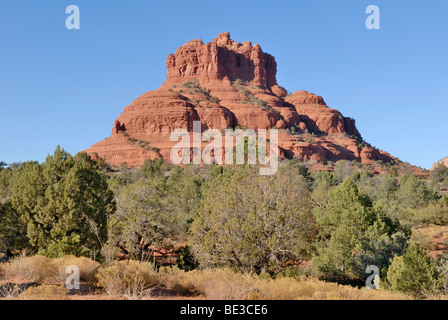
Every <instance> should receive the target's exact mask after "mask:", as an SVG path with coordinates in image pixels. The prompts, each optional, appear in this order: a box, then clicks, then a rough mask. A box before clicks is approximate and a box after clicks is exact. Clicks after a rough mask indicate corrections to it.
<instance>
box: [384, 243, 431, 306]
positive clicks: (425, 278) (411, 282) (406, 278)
mask: <svg viewBox="0 0 448 320" xmlns="http://www.w3.org/2000/svg"><path fill="white" fill-rule="evenodd" d="M387 281H388V283H389V285H390V288H391V289H392V290H396V291H400V292H403V293H405V294H411V295H413V296H414V297H416V298H423V297H424V296H425V295H427V294H431V293H433V289H434V286H435V283H436V281H437V273H436V269H435V266H434V262H433V260H432V258H431V257H430V256H429V254H428V252H427V251H425V250H423V249H422V248H421V247H420V246H419V245H418V244H417V243H413V244H411V245H410V246H409V248H408V249H407V251H406V253H405V254H404V255H402V256H395V258H394V259H393V261H392V264H391V265H390V266H389V269H388V271H387Z"/></svg>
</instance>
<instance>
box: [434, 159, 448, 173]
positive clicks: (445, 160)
mask: <svg viewBox="0 0 448 320" xmlns="http://www.w3.org/2000/svg"><path fill="white" fill-rule="evenodd" d="M441 164H443V165H444V166H445V167H447V168H448V157H446V158H443V159H441V160H439V161H437V162H434V164H433V165H432V168H431V170H434V169H435V168H437V167H438V166H439V165H441Z"/></svg>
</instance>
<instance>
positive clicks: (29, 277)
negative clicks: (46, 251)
mask: <svg viewBox="0 0 448 320" xmlns="http://www.w3.org/2000/svg"><path fill="white" fill-rule="evenodd" d="M55 273H56V267H55V266H54V264H53V262H52V260H51V259H49V258H47V257H43V256H33V257H26V256H19V257H16V258H14V259H12V260H11V261H9V262H8V263H7V264H5V266H4V278H5V279H6V280H8V279H17V278H19V279H23V280H26V281H29V282H33V283H41V282H43V281H45V280H48V279H50V278H52V277H53V276H54V275H55Z"/></svg>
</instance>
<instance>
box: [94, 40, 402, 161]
mask: <svg viewBox="0 0 448 320" xmlns="http://www.w3.org/2000/svg"><path fill="white" fill-rule="evenodd" d="M166 65H167V71H168V72H167V79H166V81H165V83H164V84H163V85H162V86H161V87H160V88H159V89H157V90H154V91H149V92H146V93H144V94H143V95H141V96H140V97H138V98H137V99H135V100H134V101H133V102H132V103H131V104H130V105H129V106H127V107H125V108H124V111H123V112H122V114H121V115H120V116H119V117H118V118H117V119H116V120H115V123H114V125H113V127H112V135H111V136H110V137H109V138H107V139H105V140H103V141H100V142H98V143H97V144H95V145H93V146H92V147H90V148H89V149H87V150H85V152H87V153H89V154H91V155H93V156H94V157H97V156H98V157H101V158H104V159H105V160H106V162H108V163H109V164H111V165H112V166H119V165H121V164H122V163H123V162H126V163H127V165H129V166H136V167H139V166H141V165H142V164H143V163H144V162H145V160H147V159H155V158H164V159H165V160H169V159H170V152H171V148H172V147H173V146H174V145H175V144H176V143H177V142H175V141H174V142H173V141H170V134H171V132H172V131H173V130H175V129H180V128H183V129H187V130H188V131H192V128H193V121H201V123H202V128H203V130H205V129H208V128H214V129H227V128H235V127H241V128H243V129H244V128H251V129H270V128H278V129H279V148H280V150H279V151H280V156H281V157H282V158H294V157H297V158H299V159H300V160H314V161H315V162H316V163H323V164H326V163H327V162H328V161H333V162H334V161H338V160H356V161H360V162H362V163H372V162H374V161H377V160H382V161H383V162H389V161H392V160H397V159H396V158H393V157H391V156H390V155H389V154H388V153H386V152H383V151H380V150H377V149H375V148H372V147H371V146H370V145H369V144H366V143H364V142H363V141H362V139H361V136H360V134H359V132H358V130H357V128H356V125H355V120H353V119H351V118H348V117H344V116H343V115H342V114H341V113H340V112H339V111H337V110H335V109H331V108H329V107H328V106H327V105H326V103H325V101H324V99H323V98H322V97H320V96H317V95H314V94H312V93H309V92H307V91H297V92H294V93H292V94H288V92H287V91H286V90H285V89H284V88H283V87H281V86H279V85H278V84H277V79H276V73H277V63H276V61H275V58H274V57H273V56H272V55H270V54H268V53H265V52H263V51H262V50H261V47H260V45H258V44H255V45H252V43H251V42H249V41H246V42H243V43H239V42H235V41H233V40H231V39H230V34H229V33H221V34H219V35H218V37H217V38H216V39H213V41H212V42H210V43H207V44H204V43H203V42H202V40H191V41H189V42H187V43H186V44H184V45H183V46H181V47H180V48H178V49H177V50H176V53H175V54H170V55H169V56H168V59H167V62H166Z"/></svg>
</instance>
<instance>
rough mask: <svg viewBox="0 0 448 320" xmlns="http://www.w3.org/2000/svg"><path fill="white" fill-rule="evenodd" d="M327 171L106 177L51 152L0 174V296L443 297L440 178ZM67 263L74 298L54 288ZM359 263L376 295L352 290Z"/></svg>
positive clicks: (445, 218)
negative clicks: (376, 278)
mask: <svg viewBox="0 0 448 320" xmlns="http://www.w3.org/2000/svg"><path fill="white" fill-rule="evenodd" d="M331 166H332V170H331V171H327V170H323V171H314V172H313V171H311V170H309V164H308V163H306V162H300V161H297V160H284V161H282V162H281V163H280V165H279V171H278V173H277V174H276V175H274V176H260V175H258V171H257V168H254V166H249V165H232V166H215V165H203V166H193V165H191V166H183V167H179V166H175V165H172V164H170V163H168V162H164V161H163V160H148V161H146V162H145V164H144V165H143V166H142V167H141V168H139V169H136V168H130V167H128V166H127V165H126V164H123V165H122V166H120V167H119V168H111V167H109V166H108V165H107V164H106V163H105V162H104V161H103V160H102V159H97V160H93V159H91V158H90V157H89V156H88V155H87V154H84V153H80V154H78V155H76V156H72V155H70V154H69V153H68V152H66V151H65V150H64V149H62V148H60V147H58V148H57V149H56V150H55V152H54V154H53V155H49V156H48V157H47V159H46V161H45V162H43V163H41V164H39V163H37V162H26V163H17V164H10V165H9V166H7V165H6V164H4V163H2V165H1V166H0V243H1V246H2V248H3V249H4V251H5V252H6V251H8V252H12V254H13V257H11V259H9V258H8V259H4V260H2V261H4V262H3V263H0V298H14V299H38V298H42V299H46V298H48V299H69V298H70V299H72V298H73V297H76V296H79V295H84V296H85V297H88V298H92V299H93V298H95V299H97V298H104V299H147V298H159V297H174V298H175V297H188V298H191V299H433V298H437V299H440V298H444V297H446V294H447V292H448V291H447V287H448V271H447V270H448V268H447V263H446V262H447V259H448V252H446V248H447V246H446V243H445V242H446V236H445V233H448V229H447V227H448V198H447V196H446V195H445V190H446V186H445V185H446V181H447V179H448V178H447V177H448V169H447V168H446V167H444V166H443V165H441V166H440V167H438V168H436V170H433V171H431V173H430V174H429V175H426V176H417V175H415V174H413V173H412V172H410V171H409V170H408V168H407V167H406V166H400V165H399V164H383V163H377V164H376V166H377V168H375V170H374V168H373V166H372V165H362V164H360V163H357V162H349V161H338V162H336V163H335V164H331ZM378 167H379V168H380V169H381V170H378ZM374 172H375V174H374ZM377 172H381V174H379V173H377ZM69 265H76V266H77V267H79V269H80V277H81V282H82V284H83V286H82V289H81V290H80V291H79V292H73V291H70V290H68V291H67V290H66V289H65V287H64V281H65V278H66V273H65V272H66V269H65V268H66V267H67V266H69ZM369 265H375V266H377V267H378V268H379V270H380V290H367V289H366V288H365V281H366V278H367V276H368V275H369V274H366V268H367V266H369Z"/></svg>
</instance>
